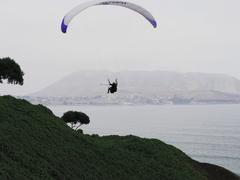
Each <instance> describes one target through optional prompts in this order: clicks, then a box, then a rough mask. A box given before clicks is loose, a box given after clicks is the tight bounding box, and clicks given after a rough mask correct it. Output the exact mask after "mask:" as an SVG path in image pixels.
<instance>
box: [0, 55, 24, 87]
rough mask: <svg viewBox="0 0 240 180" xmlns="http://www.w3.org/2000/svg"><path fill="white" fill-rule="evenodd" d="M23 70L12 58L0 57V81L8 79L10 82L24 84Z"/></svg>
mask: <svg viewBox="0 0 240 180" xmlns="http://www.w3.org/2000/svg"><path fill="white" fill-rule="evenodd" d="M23 75H24V73H23V71H22V70H21V68H20V66H19V65H18V64H17V63H16V62H15V61H14V60H13V59H11V58H9V57H6V58H0V83H2V80H4V79H6V80H7V82H8V83H10V84H20V85H23V81H24V80H23Z"/></svg>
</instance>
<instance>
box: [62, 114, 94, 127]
mask: <svg viewBox="0 0 240 180" xmlns="http://www.w3.org/2000/svg"><path fill="white" fill-rule="evenodd" d="M61 118H62V119H63V120H64V121H65V123H70V125H71V128H72V129H74V130H78V128H79V127H80V126H81V125H83V124H89V123H90V119H89V117H88V115H86V114H85V113H82V112H77V111H68V112H65V113H64V114H63V116H62V117H61Z"/></svg>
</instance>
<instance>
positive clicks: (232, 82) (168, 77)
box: [30, 71, 240, 102]
mask: <svg viewBox="0 0 240 180" xmlns="http://www.w3.org/2000/svg"><path fill="white" fill-rule="evenodd" d="M115 78H117V79H118V81H119V91H118V93H117V94H116V96H115V99H116V98H126V97H127V98H128V99H129V98H132V97H136V96H137V97H144V98H150V99H156V98H157V99H161V100H163V99H164V101H167V100H168V99H174V98H176V97H177V98H178V99H179V98H182V99H190V100H198V101H200V102H201V101H202V100H203V101H206V102H207V101H209V100H210V101H216V102H218V101H226V102H228V101H229V102H232V101H236V102H238V101H240V80H238V79H237V78H234V77H231V76H228V75H224V74H206V73H179V72H171V71H120V72H110V71H79V72H76V73H73V74H71V75H68V76H66V77H64V78H63V79H61V80H59V81H58V82H56V83H53V84H52V85H50V86H48V87H47V88H45V89H43V90H41V91H39V92H36V93H34V94H31V95H30V96H33V97H34V96H35V97H71V98H74V97H97V96H101V97H103V98H104V97H105V96H106V92H107V79H111V80H112V81H113V80H114V79H115ZM129 101H131V100H129ZM150 101H151V100H150Z"/></svg>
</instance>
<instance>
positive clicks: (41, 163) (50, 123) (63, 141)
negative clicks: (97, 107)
mask: <svg viewBox="0 0 240 180" xmlns="http://www.w3.org/2000/svg"><path fill="white" fill-rule="evenodd" d="M0 179H1V180H5V179H11V180H18V179H19V180H27V179H34V180H37V179H41V180H42V179H44V180H45V179H59V180H62V179H63V180H64V179H69V180H77V179H79V180H85V179H87V180H94V179H96V180H115V179H116V180H158V179H162V180H205V179H206V180H207V179H211V180H213V179H216V180H221V179H225V180H235V179H238V177H236V176H235V175H234V174H232V173H231V172H229V171H227V170H225V169H223V168H220V167H217V166H213V165H208V164H200V163H198V162H195V161H193V160H191V159H190V158H189V157H188V156H186V155H185V154H184V153H183V152H181V151H180V150H178V149H176V148H174V147H173V146H170V145H167V144H165V143H163V142H161V141H159V140H154V139H142V138H138V137H134V136H126V137H119V136H108V137H99V136H96V135H95V136H89V135H83V134H81V133H78V132H75V131H73V130H72V129H70V128H69V127H67V126H66V125H65V123H64V122H63V121H62V120H61V119H60V118H58V117H56V116H54V114H53V113H52V112H51V111H50V110H49V109H47V108H46V107H44V106H41V105H32V104H30V103H29V102H27V101H25V100H17V99H15V98H13V97H10V96H4V97H0Z"/></svg>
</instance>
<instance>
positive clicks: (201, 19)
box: [0, 0, 240, 94]
mask: <svg viewBox="0 0 240 180" xmlns="http://www.w3.org/2000/svg"><path fill="white" fill-rule="evenodd" d="M81 2H84V1H82V0H67V1H62V0H50V1H49V0H41V1H32V0H21V1H16V0H1V1H0V22H1V28H0V39H1V45H0V56H1V57H5V56H10V57H12V58H14V59H15V60H16V61H17V62H18V63H19V64H20V65H21V66H22V69H23V70H24V72H25V73H26V75H25V85H24V86H23V87H17V86H16V87H13V86H11V87H9V86H8V85H4V86H2V85H1V92H4V93H15V94H25V93H30V92H33V91H36V90H39V89H41V88H43V87H45V86H47V85H49V84H50V83H51V82H54V81H55V80H58V79H60V78H61V77H63V76H65V75H66V74H69V73H72V72H74V71H78V70H88V69H90V70H92V69H106V70H114V71H116V70H173V71H181V72H189V71H194V72H195V71H197V72H211V73H225V74H230V75H232V76H235V77H237V78H240V70H239V67H240V51H239V47H240V35H239V32H240V22H239V19H240V11H239V7H240V1H239V0H201V1H194V0H181V1H179V0H138V1H136V0H131V2H135V3H137V4H140V5H142V6H143V7H145V8H146V9H148V10H149V11H150V12H152V14H153V15H154V16H155V18H156V19H157V21H158V24H159V27H158V28H157V29H153V28H152V27H151V25H150V24H149V23H148V22H147V21H146V20H145V19H144V18H143V17H141V16H140V15H138V14H136V13H135V12H132V11H129V10H128V9H125V8H121V7H113V6H111V7H110V6H109V7H93V8H90V9H88V10H87V11H84V12H83V13H82V14H80V15H79V16H77V17H76V18H75V19H74V20H73V22H72V23H71V24H70V27H69V31H68V33H67V34H65V35H64V34H62V33H61V31H60V23H61V20H62V17H63V16H64V14H65V13H66V12H67V11H68V10H70V9H71V8H73V7H74V6H76V5H78V4H80V3H81Z"/></svg>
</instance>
